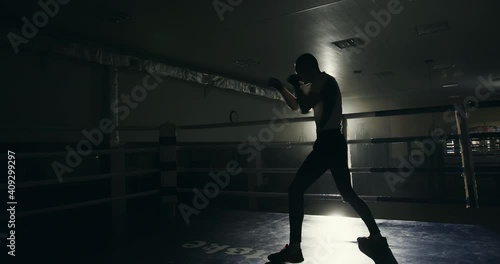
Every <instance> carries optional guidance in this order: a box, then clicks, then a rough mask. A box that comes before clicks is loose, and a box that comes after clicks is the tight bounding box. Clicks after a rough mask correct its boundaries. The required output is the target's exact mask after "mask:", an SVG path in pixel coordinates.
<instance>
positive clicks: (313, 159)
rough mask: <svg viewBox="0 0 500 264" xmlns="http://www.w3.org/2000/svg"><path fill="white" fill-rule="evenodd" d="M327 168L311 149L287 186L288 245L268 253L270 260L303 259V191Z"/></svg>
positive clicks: (279, 261) (293, 261)
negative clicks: (301, 245)
mask: <svg viewBox="0 0 500 264" xmlns="http://www.w3.org/2000/svg"><path fill="white" fill-rule="evenodd" d="M327 169H328V166H327V163H326V162H325V159H324V158H323V159H321V157H320V155H319V153H318V152H317V151H315V150H313V151H312V152H311V153H310V154H309V155H308V156H307V158H306V160H305V161H304V162H303V163H302V165H301V166H300V168H299V170H298V172H297V174H296V175H295V178H294V179H293V182H292V183H291V184H290V187H288V205H289V207H288V213H289V221H290V246H288V247H286V246H285V248H284V249H283V250H281V251H280V252H278V253H274V254H271V255H269V256H268V257H267V258H268V259H269V260H270V261H271V262H277V263H282V262H290V263H299V262H302V261H303V260H304V257H303V256H302V251H301V250H300V242H301V240H302V221H303V220H304V193H305V192H306V190H307V189H308V188H309V186H311V185H312V184H313V183H314V182H315V181H316V180H317V179H318V178H319V177H321V175H323V173H325V172H326V170H327Z"/></svg>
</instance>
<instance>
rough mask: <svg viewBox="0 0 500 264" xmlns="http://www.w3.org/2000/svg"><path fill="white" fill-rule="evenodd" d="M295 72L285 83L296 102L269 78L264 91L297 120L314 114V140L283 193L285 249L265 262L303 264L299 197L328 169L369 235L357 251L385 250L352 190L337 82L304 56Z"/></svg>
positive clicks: (310, 57)
mask: <svg viewBox="0 0 500 264" xmlns="http://www.w3.org/2000/svg"><path fill="white" fill-rule="evenodd" d="M295 72H296V74H292V75H291V76H290V77H288V82H289V83H290V84H291V85H292V86H293V88H294V90H295V96H294V95H293V94H292V93H290V92H289V91H288V90H287V89H286V88H284V86H283V83H281V81H279V80H278V79H275V78H270V79H269V86H271V87H274V88H276V89H277V90H278V91H279V92H280V93H281V95H282V96H283V98H284V99H285V101H286V103H287V104H288V106H289V107H290V108H291V109H292V110H299V109H300V111H301V113H302V114H307V113H308V112H309V111H310V109H311V108H312V109H314V119H315V122H316V134H317V139H316V141H315V142H314V145H313V150H312V152H311V153H310V154H309V155H308V156H307V158H306V159H305V161H304V162H303V163H302V165H301V166H300V168H299V170H298V172H297V174H296V176H295V179H294V180H293V182H292V183H291V185H290V187H289V188H288V199H289V220H290V244H287V245H285V247H284V248H283V250H281V251H280V252H278V253H274V254H271V255H269V256H268V259H269V260H270V261H271V262H277V263H282V262H291V263H300V262H302V261H304V257H303V255H302V250H301V248H300V242H301V235H302V221H303V219H304V193H305V191H306V190H307V189H308V188H309V186H311V185H312V184H313V183H314V182H315V181H316V180H317V179H319V178H320V177H321V175H323V174H324V173H325V172H326V170H328V169H330V170H331V172H332V174H333V179H334V180H335V183H336V184H337V187H338V190H339V192H340V195H342V197H343V199H344V201H346V202H348V203H349V204H351V206H352V207H353V208H354V210H355V211H356V212H357V213H358V214H359V216H360V217H361V219H363V221H364V222H365V224H366V226H367V227H368V230H369V231H370V236H369V237H362V238H358V243H359V247H360V249H361V250H362V251H363V249H365V250H368V251H370V250H376V248H379V247H388V246H387V240H386V239H385V238H384V237H382V236H381V234H380V230H379V228H378V226H377V224H376V223H375V219H374V218H373V215H372V213H371V211H370V209H369V208H368V206H367V205H366V203H365V202H364V201H363V200H361V198H359V197H358V195H357V194H356V193H355V192H354V190H353V188H352V186H351V175H350V172H349V167H348V164H347V143H346V139H345V137H344V135H343V134H342V133H341V120H342V98H341V94H340V89H339V86H338V84H337V81H336V80H335V78H333V77H332V76H330V75H328V74H327V73H325V72H321V71H320V69H319V66H318V61H317V60H316V58H315V57H314V56H313V55H311V54H308V53H306V54H303V55H301V56H300V57H298V58H297V60H296V61H295ZM301 83H302V85H301ZM301 86H302V87H301Z"/></svg>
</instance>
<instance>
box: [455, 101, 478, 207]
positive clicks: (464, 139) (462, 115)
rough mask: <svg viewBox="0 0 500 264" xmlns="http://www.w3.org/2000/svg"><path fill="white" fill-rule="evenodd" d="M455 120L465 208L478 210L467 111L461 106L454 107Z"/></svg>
mask: <svg viewBox="0 0 500 264" xmlns="http://www.w3.org/2000/svg"><path fill="white" fill-rule="evenodd" d="M455 118H456V120H457V131H458V135H459V140H460V150H461V155H462V168H463V176H464V183H465V184H464V185H465V199H466V206H467V208H470V207H475V208H479V203H478V193H477V182H476V175H475V172H474V160H473V159H472V148H471V140H470V137H469V129H468V128H467V109H465V108H464V106H463V105H460V106H459V105H455Z"/></svg>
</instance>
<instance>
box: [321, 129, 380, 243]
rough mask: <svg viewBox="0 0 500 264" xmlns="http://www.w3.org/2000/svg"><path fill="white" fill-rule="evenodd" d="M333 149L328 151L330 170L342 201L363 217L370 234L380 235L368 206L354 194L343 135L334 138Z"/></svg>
mask: <svg viewBox="0 0 500 264" xmlns="http://www.w3.org/2000/svg"><path fill="white" fill-rule="evenodd" d="M331 147H333V148H334V149H333V150H332V151H331V152H330V153H331V155H330V157H329V158H331V159H332V160H331V163H330V164H331V165H330V171H331V172H332V175H333V179H334V180H335V184H336V185H337V188H338V189H339V192H340V195H341V196H342V198H343V199H344V201H346V202H348V203H349V204H350V205H351V206H352V207H353V208H354V210H355V211H356V213H358V215H359V216H360V217H361V219H363V222H365V224H366V226H367V227H368V230H369V231H370V236H373V237H375V236H380V230H379V228H378V226H377V223H376V222H375V219H374V217H373V215H372V212H371V211H370V208H368V205H367V204H366V203H365V202H364V201H363V200H362V199H361V198H359V196H358V195H357V194H356V192H355V191H354V189H353V188H352V186H351V173H350V171H349V165H348V164H347V142H346V140H345V138H344V135H342V134H339V135H338V136H337V137H336V138H335V139H334V143H333V144H332V146H331Z"/></svg>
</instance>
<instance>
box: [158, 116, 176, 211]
mask: <svg viewBox="0 0 500 264" xmlns="http://www.w3.org/2000/svg"><path fill="white" fill-rule="evenodd" d="M159 143H160V188H161V189H160V196H161V210H162V211H161V216H162V217H165V218H166V219H172V218H174V217H175V214H176V209H177V202H178V199H177V133H176V126H175V124H171V123H165V124H162V125H161V127H160V140H159Z"/></svg>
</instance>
